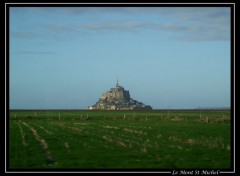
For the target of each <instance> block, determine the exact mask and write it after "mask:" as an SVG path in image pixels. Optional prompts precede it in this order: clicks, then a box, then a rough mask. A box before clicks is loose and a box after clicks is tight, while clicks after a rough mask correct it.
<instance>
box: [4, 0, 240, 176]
mask: <svg viewBox="0 0 240 176" xmlns="http://www.w3.org/2000/svg"><path fill="white" fill-rule="evenodd" d="M8 4H9V5H11V4H17V5H18V4H19V5H22V4H23V5H24V4H31V5H41V4H43V5H44V4H53V5H58V4H70V5H74V4H75V5H94V4H98V5H100V4H103V5H107V4H108V5H115V4H117V5H119V4H129V5H131V4H132V5H138V4H142V5H154V4H156V5H160V4H162V5H174V4H183V5H186V4H193V5H195V4H196V5H199V4H203V5H218V4H224V5H233V9H234V14H233V15H234V20H233V34H231V37H232V35H233V64H234V65H233V103H234V105H233V106H234V111H233V121H234V125H233V146H232V147H233V149H234V153H233V171H229V172H221V171H220V172H219V173H220V174H222V173H224V174H225V173H235V161H236V160H235V10H236V9H235V3H5V173H168V174H171V173H172V172H168V171H163V172H161V171H160V172H157V171H149V172H147V171H142V172H141V171H119V172H118V171H95V172H93V171H89V172H88V171H82V172H81V171H69V172H68V171H52V172H51V171H49V172H47V171H42V172H41V171H33V172H31V171H29V172H27V171H18V172H16V171H7V163H6V161H7V152H6V149H7V146H6V144H7V141H6V139H7V133H6V132H7V131H6V127H7V124H6V122H7V114H6V111H7V109H6V102H7V101H6V100H7V98H6V85H7V84H6V68H7V66H6V60H7V54H6V53H7V46H6V43H7V42H6V41H7V35H6V33H7V14H6V11H7V10H6V9H7V5H8ZM9 20H10V18H9ZM9 35H10V34H9ZM231 39H232V38H231ZM231 42H232V41H231ZM231 42H230V43H231ZM9 44H10V43H9ZM8 47H9V46H8ZM8 49H10V48H8ZM230 52H231V50H230ZM231 54H232V53H231ZM231 59H232V58H231ZM9 64H10V63H9ZM230 67H231V65H230ZM9 69H10V68H9ZM231 102H232V101H231ZM176 170H179V169H176ZM180 170H181V169H180ZM193 170H194V169H193ZM203 170H204V169H203Z"/></svg>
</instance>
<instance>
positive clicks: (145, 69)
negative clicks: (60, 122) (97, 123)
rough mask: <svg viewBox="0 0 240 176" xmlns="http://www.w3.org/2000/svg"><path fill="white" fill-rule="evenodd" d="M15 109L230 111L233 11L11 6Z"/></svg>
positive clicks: (10, 81) (169, 8)
mask: <svg viewBox="0 0 240 176" xmlns="http://www.w3.org/2000/svg"><path fill="white" fill-rule="evenodd" d="M9 19H10V22H9V24H10V51H9V52H10V58H9V60H10V62H9V63H10V65H9V67H10V71H9V78H10V80H9V84H10V92H9V93H10V97H9V98H10V100H9V101H10V108H11V109H85V108H87V106H91V105H93V104H95V103H96V101H98V99H99V97H100V96H101V94H102V93H104V92H106V91H108V90H109V89H110V88H112V87H115V85H116V81H117V77H118V80H119V84H120V85H121V86H123V87H124V88H125V89H126V90H129V91H130V96H131V97H132V98H133V99H135V100H137V101H141V102H143V103H145V104H146V105H150V106H152V107H153V108H154V109H168V108H169V107H170V108H198V107H230V72H231V70H230V61H231V58H230V8H228V7H55V8H54V7H10V16H9Z"/></svg>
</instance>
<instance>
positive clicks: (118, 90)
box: [89, 80, 152, 110]
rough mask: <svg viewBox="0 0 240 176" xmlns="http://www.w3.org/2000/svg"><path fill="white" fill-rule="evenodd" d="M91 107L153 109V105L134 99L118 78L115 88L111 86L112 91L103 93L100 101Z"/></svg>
mask: <svg viewBox="0 0 240 176" xmlns="http://www.w3.org/2000/svg"><path fill="white" fill-rule="evenodd" d="M89 109H125V110H132V109H146V110H149V109H152V107H151V106H147V105H145V104H143V103H142V102H138V101H136V100H133V99H132V98H131V97H130V93H129V91H128V90H125V89H124V88H123V87H122V86H120V85H119V83H118V80H117V84H116V87H115V88H111V89H110V91H107V92H105V93H103V94H102V96H101V97H100V98H99V100H98V102H96V104H94V105H93V106H90V107H89Z"/></svg>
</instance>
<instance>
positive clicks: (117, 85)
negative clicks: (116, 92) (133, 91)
mask: <svg viewBox="0 0 240 176" xmlns="http://www.w3.org/2000/svg"><path fill="white" fill-rule="evenodd" d="M116 87H119V84H118V77H117V84H116Z"/></svg>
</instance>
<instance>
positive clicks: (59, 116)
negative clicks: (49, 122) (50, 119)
mask: <svg viewBox="0 0 240 176" xmlns="http://www.w3.org/2000/svg"><path fill="white" fill-rule="evenodd" d="M60 119H61V115H60V112H59V113H58V120H60Z"/></svg>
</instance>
